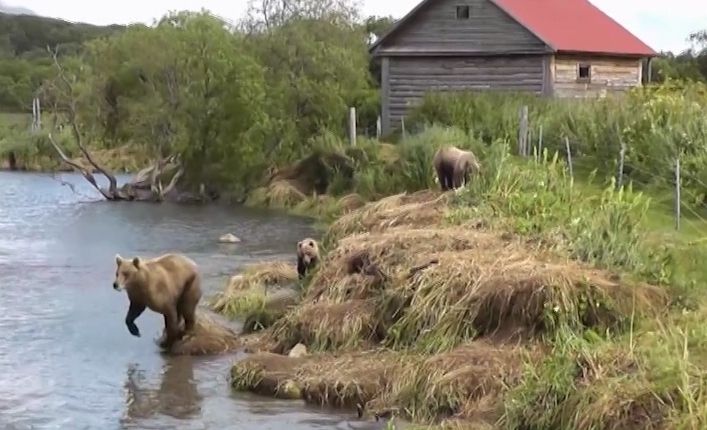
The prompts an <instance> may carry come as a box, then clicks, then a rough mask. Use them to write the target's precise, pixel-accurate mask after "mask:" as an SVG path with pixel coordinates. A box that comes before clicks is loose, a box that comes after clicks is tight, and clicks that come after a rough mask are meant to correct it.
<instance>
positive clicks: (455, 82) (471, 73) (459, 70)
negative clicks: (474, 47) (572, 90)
mask: <svg viewBox="0 0 707 430" xmlns="http://www.w3.org/2000/svg"><path fill="white" fill-rule="evenodd" d="M387 60H388V62H387V63H388V64H387V68H388V70H387V73H386V74H387V78H388V79H387V82H388V84H387V85H386V86H385V87H384V91H383V113H384V116H383V118H382V120H383V133H384V134H385V133H387V132H388V131H390V130H391V127H392V128H394V127H397V126H398V125H399V124H400V119H401V118H402V117H403V116H404V115H406V114H407V113H408V112H409V110H410V109H411V108H413V107H414V106H415V105H416V104H418V103H419V102H420V101H421V99H422V98H423V97H424V95H425V93H427V92H429V91H464V90H491V89H494V90H511V91H530V92H535V93H542V92H543V87H544V85H543V80H544V73H543V70H544V67H545V64H546V63H545V61H546V57H544V56H542V55H526V56H511V57H389V58H388V59H387Z"/></svg>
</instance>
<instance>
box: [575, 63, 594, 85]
mask: <svg viewBox="0 0 707 430" xmlns="http://www.w3.org/2000/svg"><path fill="white" fill-rule="evenodd" d="M591 81H592V66H590V65H589V64H579V65H578V67H577V82H591Z"/></svg>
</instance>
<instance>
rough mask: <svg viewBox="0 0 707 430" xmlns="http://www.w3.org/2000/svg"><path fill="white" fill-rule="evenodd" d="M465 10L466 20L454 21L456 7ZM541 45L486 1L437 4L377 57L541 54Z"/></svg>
mask: <svg viewBox="0 0 707 430" xmlns="http://www.w3.org/2000/svg"><path fill="white" fill-rule="evenodd" d="M462 5H466V6H469V19H457V12H456V11H457V9H456V8H457V6H462ZM546 50H547V48H546V46H545V44H544V43H543V42H542V41H540V40H539V39H538V38H537V37H535V36H534V35H533V34H532V33H531V32H530V31H528V30H527V29H525V28H524V27H523V26H521V25H520V24H518V23H517V22H516V21H515V20H513V19H512V18H511V17H510V16H509V15H508V14H506V13H505V12H504V11H502V10H501V9H500V8H499V7H498V6H496V5H495V4H493V3H492V2H490V1H489V0H439V1H435V2H433V3H432V4H430V5H429V6H427V7H425V8H424V9H422V10H420V11H418V13H417V15H416V16H415V17H414V18H413V19H412V20H410V21H409V22H408V23H406V24H405V25H404V26H403V27H401V28H400V32H399V33H398V34H397V35H394V36H393V37H392V38H391V39H390V40H387V41H385V43H384V44H383V46H382V47H381V48H380V50H379V53H380V54H381V55H384V54H385V53H389V54H390V53H431V52H439V51H443V52H465V53H504V52H515V53H518V52H525V53H538V52H544V51H546Z"/></svg>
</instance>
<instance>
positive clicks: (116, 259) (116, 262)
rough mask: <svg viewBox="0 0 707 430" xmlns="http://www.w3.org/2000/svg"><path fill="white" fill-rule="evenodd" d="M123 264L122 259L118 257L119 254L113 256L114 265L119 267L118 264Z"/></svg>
mask: <svg viewBox="0 0 707 430" xmlns="http://www.w3.org/2000/svg"><path fill="white" fill-rule="evenodd" d="M122 262H123V257H121V256H120V254H115V264H117V265H118V267H120V264H121V263H122Z"/></svg>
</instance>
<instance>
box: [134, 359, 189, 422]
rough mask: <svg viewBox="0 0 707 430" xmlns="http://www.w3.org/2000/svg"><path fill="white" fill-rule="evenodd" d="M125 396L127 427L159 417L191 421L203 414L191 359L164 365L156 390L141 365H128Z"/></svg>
mask: <svg viewBox="0 0 707 430" xmlns="http://www.w3.org/2000/svg"><path fill="white" fill-rule="evenodd" d="M125 394H126V399H125V403H126V405H127V410H126V417H125V419H124V420H123V424H124V425H125V426H126V427H130V424H132V423H134V422H139V421H140V420H141V419H144V418H150V417H153V416H154V415H156V414H163V415H167V416H170V417H173V418H191V417H194V416H197V415H198V414H199V413H200V412H201V401H202V397H201V396H200V395H199V392H198V391H197V388H196V382H195V380H194V362H193V358H192V357H174V358H172V359H170V360H169V361H167V362H165V364H164V365H163V366H162V373H161V382H160V384H159V387H157V388H152V387H150V385H149V381H148V380H147V378H146V377H145V374H144V371H142V370H140V367H139V365H137V364H135V365H133V364H131V365H129V366H128V372H127V380H126V382H125Z"/></svg>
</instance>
